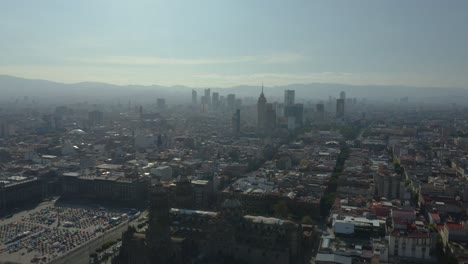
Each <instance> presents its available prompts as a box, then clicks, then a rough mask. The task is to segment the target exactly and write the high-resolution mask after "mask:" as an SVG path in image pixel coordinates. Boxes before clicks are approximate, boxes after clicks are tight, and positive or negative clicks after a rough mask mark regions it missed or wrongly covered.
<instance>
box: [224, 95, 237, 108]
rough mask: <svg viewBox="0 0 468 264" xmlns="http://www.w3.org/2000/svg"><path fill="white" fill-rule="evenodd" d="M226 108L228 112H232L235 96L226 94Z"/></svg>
mask: <svg viewBox="0 0 468 264" xmlns="http://www.w3.org/2000/svg"><path fill="white" fill-rule="evenodd" d="M226 100H227V108H228V109H229V110H233V109H234V107H235V104H236V95H235V94H228V95H227V99H226Z"/></svg>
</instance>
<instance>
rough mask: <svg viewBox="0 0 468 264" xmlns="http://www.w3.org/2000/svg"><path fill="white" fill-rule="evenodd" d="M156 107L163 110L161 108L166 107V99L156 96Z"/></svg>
mask: <svg viewBox="0 0 468 264" xmlns="http://www.w3.org/2000/svg"><path fill="white" fill-rule="evenodd" d="M156 107H157V108H158V109H159V110H163V109H166V107H167V106H166V99H164V98H158V99H157V100H156Z"/></svg>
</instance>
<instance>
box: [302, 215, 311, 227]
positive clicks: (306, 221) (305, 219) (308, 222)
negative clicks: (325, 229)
mask: <svg viewBox="0 0 468 264" xmlns="http://www.w3.org/2000/svg"><path fill="white" fill-rule="evenodd" d="M301 223H303V224H305V225H311V224H313V223H314V221H313V220H312V218H310V216H308V215H306V216H304V217H302V221H301Z"/></svg>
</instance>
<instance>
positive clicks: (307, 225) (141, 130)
mask: <svg viewBox="0 0 468 264" xmlns="http://www.w3.org/2000/svg"><path fill="white" fill-rule="evenodd" d="M270 91H273V88H264V87H262V90H261V93H260V96H259V97H258V98H253V97H250V98H249V97H241V96H238V95H236V94H233V93H230V92H229V91H226V92H224V91H223V90H221V89H217V90H215V91H214V92H213V93H211V90H210V89H207V90H205V92H206V93H204V95H203V97H202V99H201V100H197V93H196V91H195V90H192V91H191V90H189V89H187V90H186V91H185V93H184V94H185V96H186V104H185V105H179V104H173V103H172V102H171V101H169V100H168V101H166V100H165V99H163V98H161V97H159V98H158V99H157V100H156V105H155V104H154V98H153V99H152V100H150V101H148V103H146V104H145V103H140V102H138V101H134V100H129V102H128V104H126V105H122V104H120V105H119V104H116V105H106V104H92V105H89V104H85V103H77V104H70V105H50V106H42V107H38V108H37V110H35V111H31V110H30V108H26V109H23V107H21V106H19V105H16V104H15V103H13V104H11V103H10V104H8V103H6V105H7V106H8V107H9V108H10V110H9V111H8V112H5V111H3V112H1V116H2V122H1V124H4V125H3V126H4V128H3V130H2V131H3V132H2V134H1V139H0V162H1V163H0V164H1V165H0V166H1V168H2V173H1V174H0V210H1V214H2V217H4V218H3V220H2V221H3V222H2V225H0V234H1V235H2V236H0V238H1V239H3V240H0V242H1V243H2V244H0V257H1V259H2V260H3V259H5V260H6V261H11V262H15V261H16V262H19V263H23V262H30V261H32V260H34V261H38V259H39V257H38V256H39V255H40V256H41V258H40V259H41V261H42V259H43V258H44V260H43V261H42V262H45V263H65V262H72V263H110V262H113V263H231V262H232V261H234V263H237V262H239V261H240V263H278V264H280V263H311V262H312V263H403V262H410V263H431V262H432V263H449V262H447V261H449V260H451V259H452V260H453V259H455V258H457V259H459V260H463V259H466V258H467V256H466V255H465V253H464V251H463V249H462V248H461V247H463V245H465V243H468V240H466V237H467V236H466V234H467V231H466V230H468V229H467V228H465V227H466V226H468V224H467V223H466V212H465V207H466V203H467V202H468V198H467V197H468V187H467V185H466V184H465V178H466V175H467V174H468V173H467V171H468V169H466V167H467V166H468V165H467V164H468V162H467V160H468V158H467V157H466V150H467V146H468V140H466V139H465V137H466V133H465V130H466V129H467V128H468V126H467V122H466V121H465V120H466V118H467V117H468V116H467V115H466V113H465V112H464V111H462V110H457V111H454V110H453V109H450V108H448V109H447V108H443V107H439V108H436V107H434V109H427V110H421V109H420V108H417V107H416V106H411V105H406V106H405V107H403V106H401V105H400V103H401V102H400V101H398V102H396V103H395V104H398V107H395V105H394V104H393V103H387V104H382V103H378V104H371V101H370V100H365V101H364V100H361V99H357V100H353V99H351V100H349V98H348V99H346V98H340V99H335V98H333V97H330V98H329V100H328V101H327V103H323V101H320V100H318V101H313V100H310V101H307V99H305V98H302V97H301V103H297V102H295V100H294V99H293V98H294V97H295V96H296V95H297V96H301V95H300V94H299V93H297V91H295V90H288V91H284V95H285V98H282V97H281V96H279V97H274V96H271V97H270V96H269V97H268V100H267V97H266V95H270ZM296 93H297V94H296ZM286 97H287V99H286ZM340 97H343V96H342V94H340ZM270 98H271V99H270ZM283 99H284V100H283ZM275 100H276V101H275ZM278 100H279V101H281V102H278ZM345 101H346V103H345ZM334 102H336V105H334V104H333V103H334ZM330 104H331V105H330ZM345 105H347V106H346V107H347V108H346V109H345V108H344V106H345ZM411 107H414V108H415V109H412V108H411ZM345 111H346V115H345ZM336 117H338V120H337V118H336ZM344 117H346V118H344ZM74 214H76V215H79V218H76V219H74V218H73V215H74ZM3 230H4V231H3ZM41 241H42V242H41ZM85 245H86V246H85ZM103 247H104V248H107V249H106V250H103V249H102V248H103ZM23 253H24V254H23ZM42 256H43V257H42ZM75 259H76V260H78V261H77V262H73V261H74V260H75ZM230 261H231V262H230ZM236 261H237V262H236Z"/></svg>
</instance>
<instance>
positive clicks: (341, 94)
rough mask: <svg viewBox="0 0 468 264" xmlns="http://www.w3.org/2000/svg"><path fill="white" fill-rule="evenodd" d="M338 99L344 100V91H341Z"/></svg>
mask: <svg viewBox="0 0 468 264" xmlns="http://www.w3.org/2000/svg"><path fill="white" fill-rule="evenodd" d="M340 99H343V100H345V99H346V93H345V92H344V91H341V93H340Z"/></svg>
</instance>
